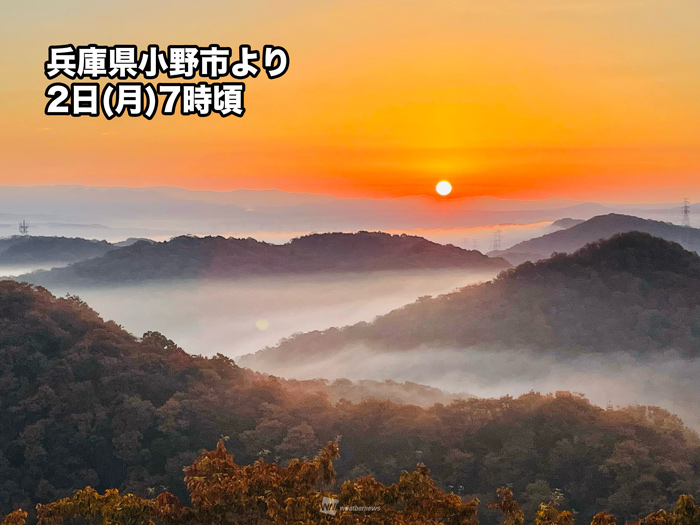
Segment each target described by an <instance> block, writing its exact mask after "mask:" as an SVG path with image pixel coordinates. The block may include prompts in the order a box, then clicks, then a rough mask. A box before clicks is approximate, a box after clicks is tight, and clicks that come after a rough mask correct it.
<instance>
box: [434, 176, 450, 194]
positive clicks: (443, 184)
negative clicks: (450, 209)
mask: <svg viewBox="0 0 700 525" xmlns="http://www.w3.org/2000/svg"><path fill="white" fill-rule="evenodd" d="M435 191H437V192H438V194H439V195H442V196H443V197H444V196H446V195H449V194H450V192H452V184H450V183H449V182H447V181H446V180H441V181H440V182H438V183H437V185H436V186H435Z"/></svg>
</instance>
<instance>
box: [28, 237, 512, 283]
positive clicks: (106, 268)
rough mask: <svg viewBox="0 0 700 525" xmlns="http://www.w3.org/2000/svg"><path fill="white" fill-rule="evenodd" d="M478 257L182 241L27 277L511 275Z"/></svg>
mask: <svg viewBox="0 0 700 525" xmlns="http://www.w3.org/2000/svg"><path fill="white" fill-rule="evenodd" d="M509 266H510V265H509V264H508V263H507V262H506V261H505V260H503V259H500V258H489V257H487V256H486V255H483V254H482V253H480V252H478V251H474V250H464V249H462V248H458V247H456V246H453V245H441V244H437V243H434V242H431V241H428V240H426V239H424V238H422V237H416V236H409V235H390V234H387V233H381V232H358V233H354V234H350V233H325V234H312V235H308V236H305V237H300V238H297V239H294V240H292V241H291V242H289V243H287V244H284V245H275V244H268V243H265V242H260V241H257V240H255V239H251V238H248V239H237V238H224V237H191V236H183V237H176V238H174V239H171V240H170V241H167V242H160V243H148V242H143V241H141V242H136V243H135V244H133V245H131V246H128V247H125V248H121V249H119V250H114V251H111V252H109V253H106V254H104V255H103V256H102V257H99V258H95V259H91V260H88V261H83V262H79V263H76V264H73V265H71V266H69V267H66V268H56V269H53V270H50V271H39V272H33V273H31V274H25V275H23V276H20V280H25V281H28V282H31V283H34V284H42V285H50V284H68V283H79V284H82V285H99V284H109V283H133V282H141V281H149V280H168V279H197V278H232V277H239V276H246V275H265V274H270V273H313V272H341V271H349V272H357V271H378V270H401V269H423V268H431V269H436V268H469V269H479V270H486V269H491V270H493V269H504V268H507V267H509Z"/></svg>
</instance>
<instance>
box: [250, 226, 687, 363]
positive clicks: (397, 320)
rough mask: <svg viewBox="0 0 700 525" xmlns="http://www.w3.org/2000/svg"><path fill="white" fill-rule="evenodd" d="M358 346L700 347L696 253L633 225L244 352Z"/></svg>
mask: <svg viewBox="0 0 700 525" xmlns="http://www.w3.org/2000/svg"><path fill="white" fill-rule="evenodd" d="M356 345H361V346H363V347H366V348H369V349H370V350H375V351H386V350H405V349H412V348H420V347H423V346H427V347H432V348H436V347H441V348H457V349H459V348H469V347H490V348H514V349H520V348H531V349H542V350H553V351H557V353H558V355H562V356H563V355H566V354H571V355H576V354H580V353H589V352H596V353H597V352H614V351H625V352H631V353H635V354H638V355H639V354H641V355H643V354H646V353H653V352H656V351H659V350H664V349H675V350H678V351H679V352H681V353H682V354H684V355H686V356H694V357H698V356H700V257H699V256H698V255H697V254H695V253H691V252H688V251H686V250H684V249H683V248H682V247H681V246H679V245H678V244H675V243H670V242H668V241H665V240H663V239H658V238H655V237H652V236H651V235H648V234H645V233H640V232H632V233H625V234H618V235H616V236H614V237H612V238H611V239H608V240H605V241H600V242H597V243H593V244H590V245H587V246H586V247H584V248H582V249H581V250H579V251H577V252H576V253H574V254H573V255H563V254H560V255H557V256H555V257H552V258H551V259H548V260H544V261H540V262H538V263H536V264H533V263H524V264H522V265H521V266H518V267H517V268H515V269H512V270H509V271H506V272H503V273H501V274H500V275H499V277H498V278H496V279H495V280H494V281H492V282H487V283H484V284H480V285H475V286H470V287H467V288H464V289H462V290H460V291H457V292H454V293H451V294H447V295H443V296H440V297H437V298H421V299H419V300H418V301H417V302H416V303H413V304H410V305H407V306H405V307H403V308H400V309H398V310H395V311H393V312H391V313H389V314H387V315H384V316H381V317H378V318H377V319H375V320H374V321H373V322H371V323H359V324H356V325H353V326H349V327H345V328H340V329H339V328H332V329H329V330H326V331H323V332H312V333H308V334H301V335H297V336H293V337H291V338H290V339H287V340H284V341H282V342H281V343H280V344H279V345H278V346H277V347H275V348H268V349H264V350H262V351H260V352H258V353H257V354H255V356H254V357H251V358H248V359H250V360H248V361H245V362H246V363H247V364H249V365H252V366H254V363H255V361H256V360H258V359H264V360H270V359H274V360H277V361H281V362H291V361H294V360H301V361H306V360H308V359H310V358H311V356H313V355H321V354H322V355H325V356H327V355H330V354H331V353H333V352H339V351H340V350H342V349H346V348H352V347H353V346H356Z"/></svg>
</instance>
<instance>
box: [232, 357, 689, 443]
mask: <svg viewBox="0 0 700 525" xmlns="http://www.w3.org/2000/svg"><path fill="white" fill-rule="evenodd" d="M239 362H240V364H242V365H244V366H249V367H251V368H254V369H256V370H260V371H262V372H267V373H270V374H274V375H279V376H282V377H294V378H297V379H311V378H316V377H324V378H328V379H335V378H340V377H343V378H347V379H351V380H358V379H392V380H395V381H399V382H402V381H414V382H417V383H421V384H425V385H430V386H432V387H437V388H440V389H442V390H443V391H445V392H466V393H469V394H472V395H475V396H477V397H501V396H504V395H512V396H518V395H521V394H524V393H527V392H530V391H535V392H541V393H548V392H552V393H553V392H556V391H558V390H568V391H570V392H578V393H581V394H584V395H585V396H586V397H587V398H588V399H590V400H591V401H592V402H593V403H595V404H597V405H599V406H601V407H606V406H609V405H614V406H626V405H635V404H639V405H654V406H660V407H662V408H665V409H666V410H669V411H670V412H673V413H676V414H678V415H679V416H680V417H681V418H682V419H683V421H684V422H685V423H686V424H687V425H688V426H691V427H692V428H694V429H696V430H698V431H700V412H698V410H697V407H698V405H699V404H700V384H699V383H698V379H697V378H698V377H700V359H686V358H681V357H680V356H679V355H678V354H677V353H676V352H673V351H667V352H664V353H663V354H661V355H656V356H654V357H652V358H648V359H641V358H635V357H633V356H631V355H629V354H627V353H611V354H604V353H601V354H587V355H582V356H580V357H575V358H561V357H559V356H556V355H554V354H551V353H544V352H536V351H532V350H526V349H521V350H493V349H483V348H464V349H437V348H424V349H416V350H411V351H394V352H386V351H385V352H382V353H379V352H377V351H373V350H371V349H368V348H366V347H354V348H352V349H347V350H344V351H343V352H341V353H337V354H334V355H332V356H329V357H327V358H318V357H314V358H313V360H310V361H309V362H305V363H298V364H292V365H290V364H289V363H285V364H284V365H277V364H275V363H271V362H268V361H265V360H264V359H262V357H261V356H259V355H258V356H255V355H250V356H245V357H244V358H243V359H241V360H239Z"/></svg>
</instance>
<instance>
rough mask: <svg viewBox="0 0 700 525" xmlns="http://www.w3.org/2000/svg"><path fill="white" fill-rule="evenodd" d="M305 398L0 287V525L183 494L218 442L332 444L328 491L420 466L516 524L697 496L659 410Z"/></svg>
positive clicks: (555, 400)
mask: <svg viewBox="0 0 700 525" xmlns="http://www.w3.org/2000/svg"><path fill="white" fill-rule="evenodd" d="M306 386H307V385H306V384H305V383H299V382H288V381H283V380H280V379H276V378H272V377H267V376H262V375H259V374H255V373H253V372H251V371H250V370H246V369H243V368H239V367H237V366H236V365H235V364H233V363H232V362H231V361H230V360H227V359H225V358H224V357H221V356H219V357H216V358H212V359H205V358H201V357H195V356H190V355H188V354H186V353H185V352H184V351H182V350H181V349H179V348H178V347H177V346H175V345H174V344H173V343H172V342H171V341H169V340H168V339H166V338H165V337H163V336H162V335H160V334H157V333H149V334H146V335H145V336H144V337H143V338H142V339H136V338H134V337H132V336H131V335H129V334H128V333H126V332H124V331H123V330H122V329H120V328H119V327H118V326H117V325H115V324H114V323H111V322H107V323H105V322H103V321H102V320H101V319H100V318H99V316H98V315H97V314H96V313H95V312H93V311H92V310H90V309H89V308H88V307H87V305H85V304H84V303H82V302H81V301H80V300H79V299H78V298H76V297H68V298H64V299H56V298H55V297H53V296H52V295H51V294H49V293H48V292H47V291H46V290H43V289H34V288H32V287H31V286H29V285H27V284H22V283H16V282H13V281H2V282H0V415H1V416H2V425H1V426H0V513H6V512H9V511H10V510H12V509H13V508H15V507H18V506H22V507H23V508H25V509H27V508H30V507H31V504H32V503H36V502H47V501H53V500H55V499H57V498H58V497H61V496H63V495H66V494H67V493H69V492H70V491H71V490H72V489H77V488H82V487H84V486H85V485H91V486H92V487H94V488H96V489H97V490H100V491H104V490H105V489H107V488H119V489H121V490H122V491H127V492H134V493H136V494H137V495H141V496H149V497H151V496H153V495H154V494H157V493H158V492H161V491H164V490H169V491H172V492H174V493H175V494H177V495H180V496H181V497H185V496H186V494H185V492H184V485H183V482H182V478H183V473H182V468H183V466H185V465H189V464H191V463H192V461H193V460H194V459H195V457H196V455H197V453H198V452H199V451H200V450H201V449H203V448H211V447H212V446H213V445H212V444H214V443H216V442H217V440H218V439H220V438H221V437H222V436H224V437H226V439H227V440H228V441H227V444H226V446H227V449H228V450H229V451H231V452H233V453H234V454H235V457H236V461H237V463H239V464H246V463H250V462H252V461H253V460H255V459H256V458H257V457H258V456H264V457H265V458H267V459H268V460H271V461H275V460H277V461H281V462H283V463H284V462H286V461H287V460H289V459H290V458H292V457H303V456H307V457H312V456H313V455H314V454H315V453H316V452H317V451H318V449H319V448H320V446H321V445H322V444H324V443H326V442H327V441H329V440H332V439H334V438H336V437H337V436H339V435H342V442H341V447H342V448H341V450H342V452H341V454H342V456H341V458H340V460H339V461H338V462H337V463H336V467H337V469H338V474H339V477H340V479H341V480H342V479H343V478H345V477H347V476H350V477H353V478H355V477H358V476H361V475H363V473H368V472H371V473H372V474H374V475H375V477H376V478H377V479H378V480H379V481H382V482H391V481H392V480H394V479H396V477H397V476H398V474H399V473H400V471H401V470H413V469H414V468H415V466H416V463H417V462H418V461H422V462H424V463H425V464H427V465H428V466H429V467H430V468H431V471H432V474H433V477H434V478H435V479H436V481H437V483H439V484H440V486H442V487H445V488H446V489H448V490H450V491H455V492H457V493H459V494H461V495H464V496H470V495H477V496H479V497H481V498H482V499H483V500H484V501H487V500H488V499H490V498H492V495H493V494H494V492H495V490H496V488H497V487H499V486H501V485H504V484H508V483H512V485H513V489H514V490H515V491H517V493H518V494H519V499H520V501H521V503H523V506H524V507H525V509H526V511H527V512H534V511H535V510H536V508H537V505H538V504H539V503H540V502H541V501H547V500H548V498H550V496H551V493H552V491H553V490H554V489H555V488H557V489H560V490H561V491H563V493H564V496H565V498H566V499H565V502H564V503H565V504H566V505H567V507H568V508H574V509H576V510H577V511H578V513H579V515H578V517H577V519H580V520H581V523H585V522H587V521H589V520H590V517H591V515H592V513H593V512H594V511H597V510H599V509H600V508H605V509H607V510H609V511H612V512H615V513H617V515H618V517H619V518H620V519H622V520H625V519H632V518H635V517H637V516H640V515H641V514H646V513H649V512H651V511H655V510H657V509H659V508H661V507H667V506H671V504H672V502H673V501H674V500H675V499H676V498H677V497H678V495H679V494H681V493H694V494H696V495H697V492H698V487H699V486H700V472H699V470H700V443H699V441H698V437H697V435H696V434H694V433H693V432H691V431H689V430H687V429H686V428H685V427H684V426H683V424H682V423H681V422H680V421H679V420H678V419H677V418H676V417H675V416H673V415H671V414H669V413H668V412H666V411H664V410H662V409H658V408H646V407H633V408H629V409H620V410H612V409H608V410H603V409H600V408H598V407H595V406H592V405H591V404H589V403H588V402H587V401H586V400H585V399H582V398H579V397H577V396H572V395H570V394H566V393H560V394H557V395H556V396H542V395H538V394H528V395H525V396H522V397H520V398H518V399H512V398H508V397H506V398H502V399H489V400H479V399H469V400H464V401H457V402H454V403H452V404H450V405H442V404H437V405H435V406H433V407H431V408H419V407H417V406H412V405H398V404H393V403H391V402H387V401H365V402H362V403H357V404H355V403H351V402H349V401H342V400H341V401H340V402H337V403H336V402H333V401H331V400H330V399H331V397H332V396H331V393H329V392H325V391H324V389H323V388H322V385H320V384H315V385H311V386H310V388H306ZM346 386H347V385H346ZM531 507H532V508H531ZM489 520H490V521H489ZM495 520H496V517H493V519H492V518H490V517H489V515H488V513H487V512H486V513H484V515H483V517H482V523H485V524H491V523H496V521H495Z"/></svg>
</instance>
